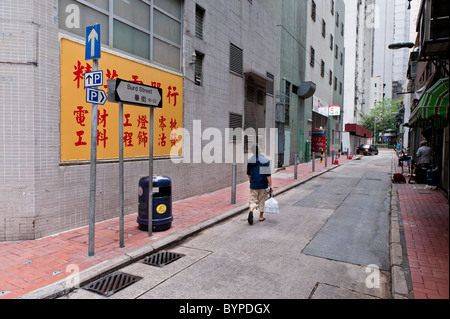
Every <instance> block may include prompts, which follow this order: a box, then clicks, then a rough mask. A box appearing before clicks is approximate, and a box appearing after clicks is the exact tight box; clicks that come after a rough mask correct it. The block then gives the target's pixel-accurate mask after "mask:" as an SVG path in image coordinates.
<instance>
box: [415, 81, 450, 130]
mask: <svg viewBox="0 0 450 319" xmlns="http://www.w3.org/2000/svg"><path fill="white" fill-rule="evenodd" d="M448 104H449V100H448V77H447V78H443V79H440V80H438V81H437V82H436V83H435V84H434V85H433V86H432V87H430V88H429V89H428V90H427V91H426V92H425V93H424V95H423V96H422V99H421V100H420V101H419V104H418V105H417V107H416V108H415V109H414V111H413V112H412V114H411V116H410V118H409V121H408V122H409V125H410V126H421V127H423V126H425V125H426V124H427V123H428V122H429V120H432V121H433V126H435V127H438V128H444V127H446V126H447V124H448V123H447V119H448Z"/></svg>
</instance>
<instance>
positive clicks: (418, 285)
mask: <svg viewBox="0 0 450 319" xmlns="http://www.w3.org/2000/svg"><path fill="white" fill-rule="evenodd" d="M394 159H395V163H394V165H395V167H396V169H395V170H396V172H397V173H402V168H401V167H399V166H398V165H397V163H398V162H397V156H394ZM405 171H406V170H405ZM404 175H405V177H406V180H407V181H408V180H409V177H408V176H407V174H406V173H405V174H404ZM395 186H396V189H397V193H398V201H399V208H400V212H401V217H402V222H403V229H404V233H405V241H406V250H407V256H408V261H409V267H410V272H411V281H412V289H413V294H414V298H415V299H448V298H449V238H448V231H449V210H448V209H449V207H448V199H447V198H446V197H445V196H444V195H443V194H442V193H441V192H440V191H439V190H437V189H435V190H432V189H427V187H426V184H414V182H412V183H411V184H410V183H406V184H395Z"/></svg>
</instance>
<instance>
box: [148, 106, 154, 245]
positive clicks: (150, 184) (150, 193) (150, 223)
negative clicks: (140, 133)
mask: <svg viewBox="0 0 450 319" xmlns="http://www.w3.org/2000/svg"><path fill="white" fill-rule="evenodd" d="M153 117H154V108H153V107H152V106H151V107H150V130H149V152H148V162H149V165H148V171H149V172H148V236H149V237H150V236H152V228H153Z"/></svg>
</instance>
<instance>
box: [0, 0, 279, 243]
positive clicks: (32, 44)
mask: <svg viewBox="0 0 450 319" xmlns="http://www.w3.org/2000/svg"><path fill="white" fill-rule="evenodd" d="M199 2H202V3H203V5H204V8H205V9H206V13H207V15H208V20H207V21H208V23H207V24H206V26H205V28H206V29H205V32H206V34H207V35H206V36H205V40H204V42H201V43H200V42H198V41H196V40H195V39H193V38H192V30H193V28H194V21H195V3H194V1H191V0H186V1H185V21H184V23H185V35H184V40H185V43H188V42H189V43H190V45H192V46H191V47H192V48H193V49H201V50H202V51H203V53H204V54H205V65H204V72H205V74H204V78H205V80H206V81H205V82H204V86H203V87H199V86H196V85H195V84H194V83H193V82H192V81H190V80H189V79H188V78H193V72H194V69H193V66H192V65H189V64H188V63H187V64H186V70H185V77H186V79H185V81H184V83H185V84H184V101H185V102H184V103H185V105H184V123H185V128H186V129H188V130H189V131H190V132H192V123H193V120H195V119H200V120H202V128H203V129H205V128H207V127H218V128H220V129H222V130H223V128H224V127H227V126H228V118H229V112H230V111H233V112H239V113H242V114H243V104H244V85H245V79H244V78H241V77H236V76H235V75H231V74H230V73H229V61H228V59H229V58H228V54H229V53H228V50H229V43H230V41H232V42H234V43H235V44H237V45H241V46H242V48H243V49H244V66H245V65H248V66H249V67H251V68H253V69H256V70H258V71H259V73H262V74H265V72H266V71H269V72H270V71H272V72H271V73H272V74H273V73H275V70H274V69H275V67H276V64H275V43H273V42H271V41H269V40H270V39H273V37H275V28H274V27H273V25H272V24H270V23H267V21H268V20H269V18H268V16H267V14H266V13H265V11H263V10H262V9H260V8H259V7H258V6H257V5H255V4H253V5H252V6H251V7H248V4H249V2H248V1H241V0H233V1H226V2H217V3H216V2H214V6H212V5H211V2H210V1H199ZM57 15H58V1H57V0H39V1H38V0H20V1H17V0H1V1H0V45H1V49H0V115H1V116H0V241H11V240H29V239H37V238H41V237H44V236H48V235H52V234H55V233H58V232H62V231H65V230H69V229H74V228H77V227H82V226H86V225H87V224H88V222H89V185H90V184H89V178H90V165H89V164H83V165H60V105H59V103H60V102H59V101H60V73H59V72H60V71H59V65H60V52H59V50H60V49H59V47H60V43H59V36H60V34H58V16H57ZM228 15H230V16H232V17H233V24H230V23H228V22H227V21H228V20H227V19H228ZM241 17H242V18H241ZM248 20H252V26H251V27H250V26H248V25H246V23H245V21H248ZM243 26H245V27H244V28H243ZM252 28H258V29H259V31H258V30H252ZM188 30H191V31H188ZM258 39H260V40H258ZM264 39H265V40H264ZM268 43H270V45H268ZM185 46H186V48H185V50H188V49H189V48H188V46H187V45H185ZM258 52H263V54H262V55H261V56H260V57H258V56H257V55H258ZM267 101H268V105H267V112H268V113H271V112H273V108H274V107H273V105H272V104H273V98H271V97H268V100H267ZM272 117H273V116H272ZM191 134H192V133H191ZM207 143H208V141H203V145H205V144H207ZM191 151H192V146H191ZM154 164H155V168H154V174H155V175H167V176H169V177H170V178H171V179H172V193H173V199H174V200H177V199H182V198H186V197H190V196H195V195H198V194H201V193H205V192H211V191H214V190H218V189H220V188H224V187H229V186H231V170H232V165H231V164H204V163H202V164H196V163H192V161H191V164H174V163H172V161H171V160H170V159H164V160H161V159H158V160H155V162H154ZM118 175H119V168H118V163H99V164H98V165H97V200H96V221H97V222H99V221H102V220H106V219H111V218H116V217H118V212H119V199H118V193H119V185H118V184H119V176H118ZM143 176H148V161H126V162H125V213H126V214H131V213H135V212H136V211H137V203H138V194H137V188H138V182H139V179H140V178H141V177H143ZM238 176H239V179H238V180H239V181H241V182H242V181H245V180H246V176H245V164H242V165H240V166H239V169H238ZM175 222H176V221H175ZM136 227H137V224H136Z"/></svg>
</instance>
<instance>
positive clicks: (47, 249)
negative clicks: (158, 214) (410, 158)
mask: <svg viewBox="0 0 450 319" xmlns="http://www.w3.org/2000/svg"><path fill="white" fill-rule="evenodd" d="M355 158H356V157H354V159H355ZM347 161H348V160H347V157H346V156H341V158H340V159H339V164H343V163H345V162H347ZM327 164H328V169H330V168H331V167H335V166H336V165H333V164H332V160H331V158H329V159H328V163H327ZM297 167H298V179H297V180H295V179H294V166H290V167H287V168H286V169H285V170H280V171H278V172H277V173H275V174H274V175H273V176H272V178H273V186H274V190H275V193H276V192H277V189H281V188H283V187H285V186H288V185H293V184H296V183H299V182H300V181H302V180H305V179H307V178H309V177H311V176H314V175H315V174H318V173H320V172H323V171H325V162H323V163H320V159H316V164H315V172H312V164H311V163H303V164H299V165H298V166H297ZM248 194H249V192H248V182H246V183H242V184H239V185H237V190H236V204H234V205H232V204H230V202H231V187H228V188H225V189H222V190H219V191H216V192H212V193H209V194H204V195H201V196H195V197H192V198H188V199H184V200H180V201H176V202H173V204H172V215H173V218H174V220H173V223H172V227H171V228H170V229H168V230H166V231H163V232H153V234H152V236H151V237H148V233H147V232H146V231H141V230H139V229H138V224H137V222H136V218H137V213H134V214H131V215H127V216H125V218H124V242H125V247H123V248H120V247H119V220H118V218H116V219H112V220H108V221H104V222H99V223H96V226H95V255H94V256H92V257H89V256H88V241H89V240H88V238H89V237H88V236H89V235H88V234H89V227H87V226H86V227H82V228H79V229H74V230H70V231H67V232H64V233H61V234H57V235H53V236H49V237H45V238H42V239H37V240H27V241H15V242H0V299H15V298H18V297H20V296H23V295H25V294H27V293H29V292H32V291H34V290H36V289H38V288H41V287H46V286H48V285H50V284H52V283H55V282H58V281H60V280H63V279H64V278H66V277H68V276H70V275H71V274H72V271H73V270H76V271H83V270H86V269H88V268H90V267H93V266H95V265H98V264H100V263H102V262H104V261H107V260H110V259H111V258H114V257H117V256H119V255H123V254H125V253H128V252H131V251H133V250H135V249H137V248H140V247H143V246H145V245H147V244H150V243H152V242H155V241H157V240H159V239H162V238H164V237H166V236H168V235H169V234H174V233H176V232H179V231H181V230H183V229H185V228H187V227H189V226H192V225H195V224H198V223H200V222H202V221H205V220H207V219H210V218H213V217H215V216H218V215H220V214H222V213H224V212H227V211H229V210H231V209H233V208H237V207H239V206H242V205H245V204H247V202H248ZM136 206H137V204H136Z"/></svg>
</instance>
